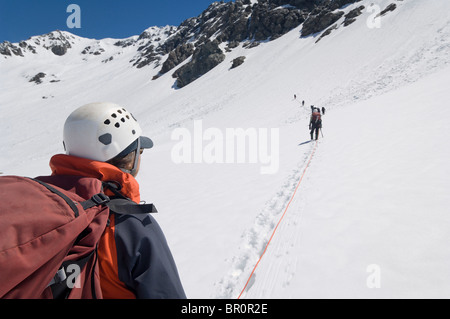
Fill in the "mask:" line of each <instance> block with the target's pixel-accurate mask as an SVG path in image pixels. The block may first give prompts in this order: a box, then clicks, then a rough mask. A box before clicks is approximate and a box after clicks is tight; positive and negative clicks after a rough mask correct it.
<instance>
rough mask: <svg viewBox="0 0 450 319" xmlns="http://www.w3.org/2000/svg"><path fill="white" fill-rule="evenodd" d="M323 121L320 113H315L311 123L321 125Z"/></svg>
mask: <svg viewBox="0 0 450 319" xmlns="http://www.w3.org/2000/svg"><path fill="white" fill-rule="evenodd" d="M321 120H322V116H321V115H320V113H319V112H313V114H312V119H311V122H312V123H320V122H321Z"/></svg>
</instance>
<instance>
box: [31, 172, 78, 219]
mask: <svg viewBox="0 0 450 319" xmlns="http://www.w3.org/2000/svg"><path fill="white" fill-rule="evenodd" d="M29 179H30V180H32V181H35V182H36V183H39V184H41V185H42V186H44V187H45V188H47V189H48V190H49V191H50V192H52V193H54V194H56V195H58V196H59V197H61V198H62V199H64V201H65V202H66V203H67V205H69V207H70V208H71V209H72V210H73V212H74V213H75V217H78V215H79V212H78V208H77V206H76V204H75V202H74V201H73V200H71V199H70V198H69V197H67V196H66V195H64V194H63V193H61V192H60V191H58V190H57V189H55V188H53V187H52V186H50V185H49V184H47V183H44V182H42V181H40V180H38V179H35V178H29Z"/></svg>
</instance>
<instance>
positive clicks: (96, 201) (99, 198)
mask: <svg viewBox="0 0 450 319" xmlns="http://www.w3.org/2000/svg"><path fill="white" fill-rule="evenodd" d="M110 201H111V199H110V198H109V197H108V196H106V195H105V194H103V193H99V194H96V195H94V196H92V198H91V199H88V200H87V201H84V202H81V203H80V205H81V207H83V209H84V210H86V209H89V208H92V207H95V206H101V205H105V204H107V203H109V202H110Z"/></svg>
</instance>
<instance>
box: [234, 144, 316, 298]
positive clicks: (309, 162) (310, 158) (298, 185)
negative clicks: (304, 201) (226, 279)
mask: <svg viewBox="0 0 450 319" xmlns="http://www.w3.org/2000/svg"><path fill="white" fill-rule="evenodd" d="M316 149H317V142H316V144H315V145H314V149H313V151H312V153H311V156H310V157H309V161H308V163H307V164H306V167H305V169H304V170H303V174H302V177H301V178H300V181H299V182H298V184H297V187H296V188H295V191H294V194H292V197H291V200H290V201H289V203H288V204H287V206H286V209H285V210H284V213H283V215H282V216H281V218H280V220H279V221H278V224H277V226H275V229H274V230H273V232H272V236H270V239H269V241H268V242H267V245H266V248H264V251H263V253H262V254H261V257H259V260H258V262H257V263H256V265H255V267H254V268H253V270H252V272H251V274H250V277H248V280H247V282H246V284H245V286H244V289H242V291H241V293H240V294H239V297H238V298H237V299H241V296H242V294H243V293H244V291H245V289H247V286H248V284H249V282H250V279H252V277H253V274H254V273H255V271H256V268H258V265H259V263H260V262H261V259H262V258H263V256H264V254H265V253H266V251H267V248H268V247H269V245H270V243H271V241H272V239H273V237H274V236H275V233H276V231H277V229H278V226H280V224H281V222H282V221H283V218H284V216H285V215H286V212H287V211H288V209H289V206H290V205H291V203H292V201H293V200H294V197H295V194H296V193H297V190H298V188H299V187H300V184H301V183H302V181H303V177H305V174H306V170H307V169H308V167H309V164H311V160H312V158H313V156H314V153H315V152H316Z"/></svg>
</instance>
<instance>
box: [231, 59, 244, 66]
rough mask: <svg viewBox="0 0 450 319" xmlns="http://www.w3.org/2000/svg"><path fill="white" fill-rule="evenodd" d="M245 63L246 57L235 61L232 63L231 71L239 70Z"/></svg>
mask: <svg viewBox="0 0 450 319" xmlns="http://www.w3.org/2000/svg"><path fill="white" fill-rule="evenodd" d="M244 61H245V56H240V57H238V58H236V59H234V60H233V62H232V63H233V64H232V65H231V69H234V68H237V67H238V66H240V65H241V64H242V63H244Z"/></svg>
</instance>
